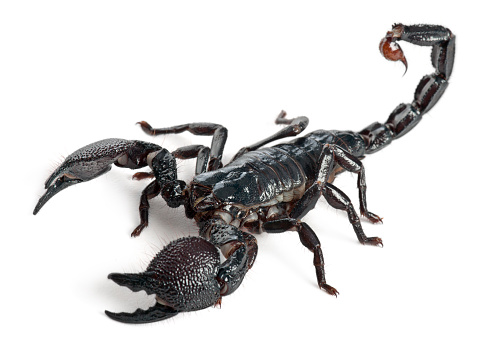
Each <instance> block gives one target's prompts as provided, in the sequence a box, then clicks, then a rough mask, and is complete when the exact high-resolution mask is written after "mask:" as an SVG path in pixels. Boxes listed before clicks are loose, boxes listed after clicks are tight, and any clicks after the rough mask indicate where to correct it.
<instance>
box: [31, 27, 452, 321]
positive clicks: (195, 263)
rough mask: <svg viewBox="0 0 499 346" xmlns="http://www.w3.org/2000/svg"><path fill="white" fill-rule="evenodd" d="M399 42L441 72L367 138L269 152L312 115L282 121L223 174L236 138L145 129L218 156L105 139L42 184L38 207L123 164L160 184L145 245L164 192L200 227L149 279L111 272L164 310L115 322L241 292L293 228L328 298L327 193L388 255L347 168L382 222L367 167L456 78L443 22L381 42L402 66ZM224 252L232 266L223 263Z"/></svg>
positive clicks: (144, 219)
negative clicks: (341, 179)
mask: <svg viewBox="0 0 499 346" xmlns="http://www.w3.org/2000/svg"><path fill="white" fill-rule="evenodd" d="M397 41H407V42H410V43H413V44H416V45H420V46H431V47H432V48H433V50H432V54H431V60H432V64H433V67H434V68H435V72H434V73H433V74H431V75H427V76H425V77H423V78H422V80H421V81H420V83H419V85H418V86H417V88H416V92H415V94H414V100H413V101H412V103H408V104H401V105H399V106H397V107H396V108H395V110H394V111H393V112H392V113H391V114H390V116H389V117H388V120H387V121H386V122H385V123H383V124H381V123H377V122H376V123H373V124H371V125H370V126H368V127H366V128H365V129H363V130H361V131H359V132H353V131H326V130H319V131H314V132H311V133H309V134H308V135H306V136H304V137H301V138H297V139H295V140H293V141H291V142H288V143H285V144H278V145H275V146H272V147H266V148H263V146H264V145H266V144H268V143H271V142H273V141H276V140H279V139H283V138H287V137H292V136H296V135H298V134H300V133H301V132H302V131H303V130H305V128H306V127H307V125H308V119H307V118H306V117H297V118H294V119H288V118H286V114H285V113H284V112H281V113H280V114H279V116H278V117H277V120H276V123H277V124H282V125H285V127H284V128H282V129H281V130H280V131H278V132H277V133H275V134H274V135H273V136H270V137H268V138H266V139H264V140H261V141H259V142H257V143H255V144H253V145H250V146H247V147H244V148H242V149H241V150H239V152H238V153H237V154H236V155H235V157H234V158H233V159H232V160H231V161H230V162H229V163H227V164H226V165H225V166H223V165H222V154H223V150H224V146H225V142H226V140H227V129H226V128H225V127H223V126H221V125H218V124H212V123H191V124H185V125H180V126H173V127H167V128H153V127H151V126H150V125H149V124H148V123H146V122H145V121H142V122H140V123H139V124H140V126H141V127H142V129H143V130H144V131H145V132H146V133H147V134H149V135H153V136H155V135H162V134H173V133H180V132H184V131H189V132H191V133H192V134H194V135H204V136H212V143H211V147H206V146H203V145H191V146H186V147H182V148H179V149H177V150H175V151H173V152H169V151H168V150H167V149H164V148H162V147H160V146H158V145H156V144H152V143H147V142H143V141H137V140H125V139H115V138H113V139H105V140H102V141H99V142H96V143H93V144H90V145H87V146H85V147H83V148H81V149H79V150H77V151H75V152H74V153H73V154H71V155H70V156H69V157H68V158H67V159H66V160H65V161H64V162H63V163H62V164H61V165H60V166H59V167H58V168H57V169H56V170H55V172H54V173H53V174H52V175H51V176H50V177H49V179H48V180H47V181H46V183H45V188H46V192H45V194H44V195H43V196H42V197H41V198H40V200H39V202H38V204H37V205H36V207H35V210H34V214H37V213H38V212H39V211H40V209H41V208H42V206H43V205H44V204H45V203H46V202H47V201H48V200H49V199H50V198H52V197H53V196H54V195H55V194H57V193H58V192H59V191H61V190H63V189H65V188H66V187H68V186H71V185H74V184H77V183H81V182H84V181H88V180H91V179H93V178H96V177H98V176H100V175H102V174H104V173H106V172H108V171H109V170H110V169H111V166H112V164H114V165H116V166H118V167H126V168H130V169H137V168H142V167H149V168H150V172H140V173H136V174H135V175H134V178H135V179H138V180H141V179H145V178H151V179H153V180H152V182H151V183H150V184H149V185H147V187H146V188H145V189H144V190H143V192H142V195H141V197H140V205H139V215H140V224H139V225H138V226H137V227H136V228H135V230H134V231H133V233H132V236H138V235H139V234H140V233H141V232H142V230H143V229H144V228H145V227H146V226H147V224H148V215H149V212H148V211H149V200H150V199H152V198H154V197H156V196H158V195H161V197H163V199H164V200H165V201H166V203H167V205H168V206H169V207H171V208H177V207H180V206H184V208H185V214H186V216H187V217H188V218H190V219H194V220H195V222H196V224H197V225H198V227H199V237H187V238H181V239H178V240H176V241H174V242H172V243H170V244H169V245H167V246H166V247H165V248H164V249H163V250H162V251H160V252H159V254H158V255H157V256H156V257H155V258H154V259H153V260H152V261H151V263H150V265H149V266H148V268H147V269H146V271H145V272H143V273H140V274H110V275H109V278H110V279H111V280H113V281H114V282H116V283H117V284H118V285H122V286H126V287H128V288H130V289H131V290H132V291H139V290H144V291H146V292H147V293H148V294H155V295H156V300H157V303H156V305H155V306H153V307H151V308H149V309H148V310H145V311H144V310H142V309H138V310H137V311H135V312H134V313H111V312H107V311H106V313H107V315H108V316H109V317H111V318H113V319H115V320H118V321H121V322H127V323H145V322H152V321H158V320H161V319H166V318H169V317H172V316H174V315H176V314H177V313H179V312H185V311H194V310H199V309H204V308H206V307H208V306H212V305H215V304H217V303H219V302H220V300H221V298H222V297H224V296H226V295H229V294H231V293H232V292H234V291H235V290H236V289H237V288H238V287H239V285H240V284H241V282H242V280H243V279H244V276H245V274H246V272H247V271H248V270H249V269H250V268H251V267H252V265H253V263H254V261H255V258H256V255H257V250H258V248H257V242H256V239H255V237H254V236H253V234H255V233H260V232H269V233H279V232H286V231H296V232H297V233H298V235H299V239H300V241H301V243H302V244H303V245H304V246H305V247H306V248H307V249H309V250H310V251H312V252H313V254H314V259H313V263H314V266H315V269H316V275H317V282H318V284H319V287H320V288H322V289H324V290H325V291H326V292H327V293H329V294H331V295H337V293H338V292H337V291H336V289H334V288H333V287H332V286H330V285H328V284H327V283H326V278H325V273H324V260H323V255H322V250H321V244H320V242H319V239H318V238H317V235H316V234H315V232H314V231H313V230H312V229H311V228H310V226H309V225H307V223H305V222H303V221H302V219H303V217H304V216H305V215H306V214H307V213H308V212H309V211H310V210H311V209H312V208H314V206H315V204H316V203H317V200H318V199H319V197H320V196H324V198H325V199H326V201H327V202H328V203H329V205H331V206H332V207H333V208H336V209H340V210H344V211H346V212H347V214H348V219H349V221H350V223H351V224H352V226H353V229H354V231H355V234H356V236H357V238H358V240H359V242H360V243H361V244H368V245H375V246H382V245H383V243H382V241H381V239H380V238H377V237H367V236H366V235H365V234H364V232H363V230H362V226H361V223H360V218H359V216H358V214H357V212H356V211H355V209H354V207H353V205H352V203H351V201H350V199H349V198H348V196H347V195H346V194H345V193H343V192H342V191H341V190H340V189H338V188H337V187H336V186H334V185H333V180H334V178H335V176H336V175H337V174H339V173H341V172H343V171H349V172H352V173H355V174H357V177H358V179H357V187H358V191H359V200H360V214H361V215H363V216H365V217H366V218H367V219H368V220H369V221H371V222H373V223H376V222H380V221H381V218H380V217H378V216H377V215H375V214H373V213H371V212H370V211H368V209H367V202H366V178H365V172H364V167H363V165H362V163H361V161H360V160H361V159H362V158H363V157H364V156H365V155H366V154H371V153H374V152H376V151H378V150H380V149H382V148H384V147H385V146H387V145H388V144H389V143H390V142H391V141H392V140H393V139H396V138H399V137H402V136H403V135H404V134H406V133H407V132H409V131H410V130H411V129H412V128H413V127H414V126H415V125H416V124H417V123H418V122H419V121H420V120H421V117H422V116H423V114H425V113H426V112H428V111H429V110H430V109H431V108H432V107H433V106H434V105H435V103H436V102H437V101H438V99H439V98H440V97H441V96H442V94H443V92H444V91H445V89H446V88H447V82H448V80H449V77H450V75H451V72H452V66H453V61H454V47H455V36H454V35H453V34H452V33H451V31H450V30H448V29H446V28H444V27H442V26H438V25H402V24H396V25H394V26H393V28H392V30H391V31H389V32H388V33H387V34H386V37H385V38H384V39H383V40H382V41H381V43H380V50H381V53H382V54H383V56H385V57H386V58H387V59H389V60H394V61H398V60H400V61H402V62H403V63H404V65H405V66H406V67H407V60H406V59H405V57H404V54H403V52H402V50H401V49H400V47H399V45H398V44H397ZM191 158H196V159H197V161H196V167H195V177H194V178H193V180H192V181H191V182H190V183H186V182H184V181H182V180H179V179H178V177H177V166H176V160H177V159H181V160H185V159H191ZM220 253H221V254H223V256H224V257H225V260H224V261H223V262H221V261H220Z"/></svg>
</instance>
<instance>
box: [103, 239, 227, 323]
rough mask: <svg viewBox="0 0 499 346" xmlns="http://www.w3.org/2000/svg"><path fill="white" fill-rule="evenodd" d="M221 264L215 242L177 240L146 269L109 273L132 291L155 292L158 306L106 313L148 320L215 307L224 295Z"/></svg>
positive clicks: (129, 320) (124, 318) (133, 320)
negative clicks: (136, 271)
mask: <svg viewBox="0 0 499 346" xmlns="http://www.w3.org/2000/svg"><path fill="white" fill-rule="evenodd" d="M219 267H220V253H219V251H218V250H217V248H216V247H215V246H214V245H213V244H212V243H210V242H208V241H206V240H205V239H203V238H200V237H186V238H180V239H177V240H175V241H173V242H171V243H170V244H168V245H167V246H165V247H164V248H163V250H161V251H160V252H159V253H158V254H157V255H156V257H154V258H153V260H152V261H151V263H150V264H149V266H148V267H147V270H146V271H145V272H143V273H137V274H118V273H112V274H109V276H108V278H109V279H111V280H113V281H114V282H115V283H117V284H118V285H120V286H124V287H127V288H129V289H130V290H132V291H133V292H138V291H145V292H146V293H147V294H155V295H156V301H157V303H156V305H154V306H152V307H151V308H149V309H148V310H142V309H138V310H136V311H135V312H133V313H114V312H109V311H106V314H107V315H108V316H109V317H111V318H112V319H114V320H117V321H120V322H125V323H146V322H154V321H159V320H164V319H167V318H170V317H173V316H175V315H176V314H178V313H179V312H186V311H195V310H200V309H204V308H207V307H209V306H213V305H215V304H216V303H217V302H218V301H219V300H220V296H221V293H220V291H221V286H220V284H219V281H218V279H217V274H218V271H219Z"/></svg>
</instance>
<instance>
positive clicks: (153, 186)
mask: <svg viewBox="0 0 499 346" xmlns="http://www.w3.org/2000/svg"><path fill="white" fill-rule="evenodd" d="M160 192H161V187H160V186H159V184H158V182H157V181H156V180H154V181H153V182H151V183H150V184H149V185H147V187H146V188H145V189H144V190H143V191H142V195H141V196H140V205H139V215H140V224H139V225H138V226H137V227H136V228H135V229H134V231H133V232H132V237H137V236H139V235H140V233H141V232H142V230H143V229H144V228H146V227H147V225H148V224H149V200H150V199H152V198H154V197H156V196H157V195H159V193H160Z"/></svg>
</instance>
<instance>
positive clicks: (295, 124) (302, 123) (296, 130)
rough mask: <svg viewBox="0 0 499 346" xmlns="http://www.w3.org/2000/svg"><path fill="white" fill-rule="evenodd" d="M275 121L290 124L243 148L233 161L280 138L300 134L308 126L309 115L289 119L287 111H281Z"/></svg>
mask: <svg viewBox="0 0 499 346" xmlns="http://www.w3.org/2000/svg"><path fill="white" fill-rule="evenodd" d="M275 123H276V124H278V125H280V124H283V125H288V126H286V127H285V128H283V129H282V130H280V131H279V132H277V133H275V134H274V135H272V136H270V137H268V138H265V139H263V140H261V141H259V142H257V143H255V144H253V145H250V146H247V147H244V148H241V149H240V150H239V151H238V152H237V154H236V155H235V156H234V157H233V158H232V160H231V162H232V161H234V160H236V159H237V158H238V157H240V156H242V155H244V154H246V153H247V152H250V151H253V150H256V149H258V148H260V147H262V146H264V145H266V144H268V143H270V142H273V141H277V140H279V139H283V138H287V137H293V136H296V135H298V134H300V133H301V132H302V131H303V130H305V129H306V128H307V126H308V118H307V117H297V118H293V119H287V118H286V112H285V111H281V113H279V115H278V116H277V119H276V120H275Z"/></svg>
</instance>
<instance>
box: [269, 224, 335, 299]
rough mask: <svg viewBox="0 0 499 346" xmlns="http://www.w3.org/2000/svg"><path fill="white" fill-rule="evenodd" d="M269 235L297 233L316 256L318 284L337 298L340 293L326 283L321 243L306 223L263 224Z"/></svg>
mask: <svg viewBox="0 0 499 346" xmlns="http://www.w3.org/2000/svg"><path fill="white" fill-rule="evenodd" d="M263 228H264V229H265V231H266V232H267V233H281V232H286V231H297V232H298V235H299V236H300V241H301V243H302V244H303V245H304V246H305V247H306V248H307V249H309V250H310V251H312V252H313V254H314V266H315V274H316V276H317V284H318V285H319V287H320V288H322V289H323V290H324V291H326V292H327V293H329V294H331V295H334V296H337V295H338V294H339V292H338V291H337V290H336V289H335V288H334V287H332V286H330V285H328V284H327V283H326V271H325V270H324V256H323V255H322V249H321V243H320V241H319V238H318V237H317V235H316V234H315V232H314V231H313V230H312V228H310V226H309V225H308V224H306V223H305V222H301V221H298V220H296V219H292V218H285V219H280V220H273V221H268V222H266V223H264V224H263Z"/></svg>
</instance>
